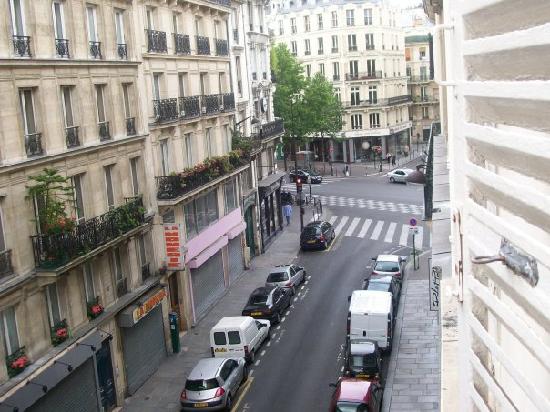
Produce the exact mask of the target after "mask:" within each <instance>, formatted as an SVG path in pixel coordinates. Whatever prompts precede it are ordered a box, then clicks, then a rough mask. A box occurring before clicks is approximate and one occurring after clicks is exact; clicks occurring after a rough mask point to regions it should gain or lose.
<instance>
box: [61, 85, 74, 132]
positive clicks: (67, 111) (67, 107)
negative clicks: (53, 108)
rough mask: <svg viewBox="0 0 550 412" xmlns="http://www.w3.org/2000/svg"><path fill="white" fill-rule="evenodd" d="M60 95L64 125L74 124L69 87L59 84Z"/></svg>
mask: <svg viewBox="0 0 550 412" xmlns="http://www.w3.org/2000/svg"><path fill="white" fill-rule="evenodd" d="M61 97H62V100H61V101H62V103H63V114H64V115H65V127H67V128H68V127H73V126H74V116H73V105H72V101H71V87H70V86H61Z"/></svg>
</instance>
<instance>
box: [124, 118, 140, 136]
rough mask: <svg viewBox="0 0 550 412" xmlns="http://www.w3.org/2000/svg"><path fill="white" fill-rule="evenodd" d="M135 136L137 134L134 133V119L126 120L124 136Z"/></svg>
mask: <svg viewBox="0 0 550 412" xmlns="http://www.w3.org/2000/svg"><path fill="white" fill-rule="evenodd" d="M136 134H137V132H136V118H135V117H128V118H126V135H127V136H135V135H136Z"/></svg>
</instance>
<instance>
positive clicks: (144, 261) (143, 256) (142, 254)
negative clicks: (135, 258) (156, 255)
mask: <svg viewBox="0 0 550 412" xmlns="http://www.w3.org/2000/svg"><path fill="white" fill-rule="evenodd" d="M138 255H139V262H140V264H141V278H142V280H145V279H147V278H148V277H149V275H150V272H149V259H148V258H147V249H146V247H145V235H142V236H138Z"/></svg>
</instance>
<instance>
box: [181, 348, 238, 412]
mask: <svg viewBox="0 0 550 412" xmlns="http://www.w3.org/2000/svg"><path fill="white" fill-rule="evenodd" d="M247 379H248V366H247V365H246V361H245V360H244V358H207V359H201V360H200V361H199V363H198V364H197V366H195V367H194V368H193V370H192V371H191V373H190V374H189V376H188V377H187V380H186V381H185V388H184V389H183V390H182V391H181V395H180V403H181V407H182V410H183V411H196V410H202V411H222V410H223V411H225V410H227V411H230V410H231V407H232V405H233V399H234V398H235V396H236V395H237V391H238V390H239V387H240V386H241V384H243V383H244V382H246V380H247Z"/></svg>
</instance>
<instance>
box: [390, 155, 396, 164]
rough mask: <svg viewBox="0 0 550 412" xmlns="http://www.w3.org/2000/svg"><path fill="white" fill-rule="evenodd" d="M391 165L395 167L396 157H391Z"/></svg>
mask: <svg viewBox="0 0 550 412" xmlns="http://www.w3.org/2000/svg"><path fill="white" fill-rule="evenodd" d="M391 164H392V165H393V166H395V156H392V157H391Z"/></svg>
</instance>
